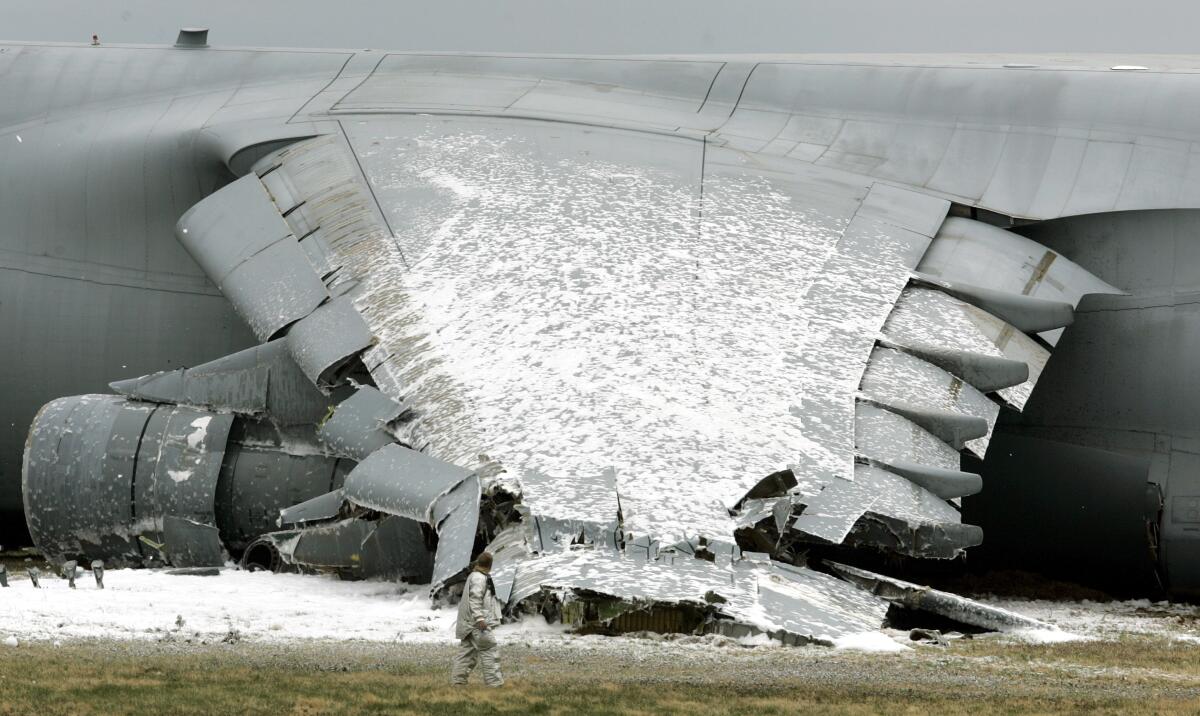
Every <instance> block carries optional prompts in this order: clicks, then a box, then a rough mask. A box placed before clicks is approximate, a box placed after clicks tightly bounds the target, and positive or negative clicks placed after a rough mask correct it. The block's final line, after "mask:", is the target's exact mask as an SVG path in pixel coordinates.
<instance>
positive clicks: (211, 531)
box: [161, 515, 229, 567]
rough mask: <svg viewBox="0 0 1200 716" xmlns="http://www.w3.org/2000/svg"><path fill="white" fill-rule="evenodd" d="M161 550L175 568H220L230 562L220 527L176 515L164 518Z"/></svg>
mask: <svg viewBox="0 0 1200 716" xmlns="http://www.w3.org/2000/svg"><path fill="white" fill-rule="evenodd" d="M162 524H163V528H162V535H161V537H162V545H163V547H162V551H163V554H164V555H165V556H166V560H167V563H168V564H170V565H172V566H175V567H221V566H224V564H225V562H226V561H227V560H228V559H229V555H228V554H226V553H225V547H224V546H222V544H221V535H220V533H219V532H218V530H217V527H216V526H215V525H212V524H205V523H203V522H197V521H195V520H189V519H185V518H182V517H175V516H173V515H166V516H164V517H163V518H162Z"/></svg>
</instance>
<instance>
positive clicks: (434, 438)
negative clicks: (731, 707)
mask: <svg viewBox="0 0 1200 716" xmlns="http://www.w3.org/2000/svg"><path fill="white" fill-rule="evenodd" d="M347 132H348V135H349V139H350V142H351V144H352V145H353V146H355V147H356V148H357V149H358V154H359V158H360V160H361V161H362V164H363V167H364V170H365V172H366V174H367V176H368V177H369V178H370V179H371V182H372V184H373V186H374V190H375V193H376V196H377V197H378V199H379V201H380V203H381V205H382V206H383V207H384V210H385V212H386V213H387V215H388V217H389V220H390V221H391V222H392V228H393V229H394V231H395V233H396V236H397V239H396V241H397V243H398V244H399V249H398V250H397V249H395V248H394V247H393V246H389V245H388V244H387V243H386V242H384V241H380V242H379V244H380V245H379V246H376V247H372V249H371V250H372V251H373V252H374V254H373V256H374V260H373V261H372V262H371V263H370V267H371V273H370V275H369V276H366V277H364V278H363V280H364V281H365V282H369V283H370V284H371V285H370V286H367V287H366V289H365V290H364V292H363V293H361V294H359V295H357V297H356V301H357V302H358V304H359V305H360V306H363V307H364V309H365V307H366V306H369V305H374V306H388V307H392V308H393V310H391V311H390V312H388V313H387V314H386V315H381V316H380V318H382V319H383V323H382V324H376V323H373V322H372V321H371V319H370V318H368V323H369V324H370V325H371V328H372V331H373V332H374V333H375V334H376V335H377V336H378V337H379V339H380V343H379V345H378V346H376V348H374V349H372V350H370V351H368V353H367V356H366V361H365V362H366V363H367V365H368V367H370V369H371V371H372V375H373V377H375V379H376V382H377V384H378V385H379V386H380V389H381V390H383V391H384V392H386V393H388V394H389V395H393V396H397V395H403V397H404V400H405V402H406V404H408V405H411V406H413V407H414V408H415V409H416V411H417V412H418V415H417V417H416V418H415V419H414V420H412V421H407V422H405V423H404V424H402V425H401V426H400V427H399V429H398V430H399V437H400V439H401V440H402V441H403V442H405V443H408V444H412V445H419V446H423V449H426V448H425V446H427V449H428V451H429V453H430V454H432V455H436V456H438V457H440V458H442V459H445V460H447V461H449V462H454V463H457V464H464V465H473V464H477V462H478V460H479V456H480V455H487V456H488V457H489V458H491V459H493V460H495V461H497V462H498V463H499V464H501V465H503V466H504V467H505V468H506V470H507V471H508V473H507V477H508V478H509V479H512V478H515V479H516V480H518V481H519V482H520V483H521V488H522V493H523V502H524V503H525V504H526V505H527V506H528V507H529V508H530V510H531V512H532V514H534V515H546V516H548V517H558V516H560V515H562V516H569V517H571V518H573V519H580V520H585V521H589V522H592V523H594V524H597V525H603V524H607V523H609V522H610V521H611V520H612V518H613V515H614V508H615V499H614V495H613V493H612V491H610V490H608V489H606V488H605V487H604V486H603V483H602V481H600V480H598V479H597V478H600V477H601V476H603V475H605V474H608V473H609V472H611V473H612V474H614V475H615V484H616V493H617V494H619V495H620V509H621V514H622V517H623V520H624V525H625V530H626V534H627V535H630V536H638V535H647V536H650V537H652V538H653V539H656V540H658V541H660V542H661V543H663V544H673V543H675V542H678V541H681V540H685V539H687V538H689V537H691V536H695V535H705V536H708V537H710V538H714V539H722V540H726V541H729V542H732V532H733V527H734V526H733V522H732V520H731V519H730V518H729V515H728V508H729V507H731V506H732V505H734V504H736V503H737V502H738V501H739V500H740V499H741V498H742V496H743V495H744V494H745V492H746V491H747V490H748V489H749V488H750V487H752V486H753V485H754V483H755V482H757V481H758V480H759V479H761V478H762V477H763V476H765V475H767V474H770V473H773V472H776V471H778V470H780V469H783V468H785V467H787V466H788V465H791V464H795V463H797V462H800V461H801V460H802V459H803V458H804V457H805V456H813V459H814V461H815V465H814V467H815V469H823V470H824V471H825V473H826V477H824V478H823V479H828V478H829V477H832V476H834V475H837V476H841V477H844V478H847V479H851V478H852V476H853V474H852V462H853V444H852V442H851V437H850V436H852V435H853V424H852V423H853V411H854V401H853V394H854V391H855V390H856V389H857V383H858V380H859V378H860V377H861V374H862V370H863V367H864V365H865V363H866V360H867V357H868V355H869V353H870V345H871V343H872V342H873V340H874V336H875V335H876V334H877V332H878V330H879V329H880V327H881V326H882V324H883V321H884V319H885V318H886V316H887V314H888V312H889V311H890V310H891V306H892V304H893V303H894V301H895V298H896V296H898V295H899V293H900V291H901V290H902V289H903V287H904V284H905V283H906V281H907V280H908V275H909V272H910V271H911V269H912V268H914V267H915V265H916V263H917V261H918V260H919V258H920V255H921V253H922V252H923V251H924V248H925V245H926V244H927V243H928V241H929V239H930V237H929V234H932V233H933V231H934V230H935V229H936V227H937V225H938V224H939V223H940V221H941V219H942V217H943V216H944V214H945V211H946V209H947V208H948V202H945V201H944V200H940V199H933V198H930V197H928V196H926V195H921V194H917V193H914V192H907V191H905V190H900V189H895V188H892V187H883V186H881V185H877V186H875V187H872V186H871V183H870V182H869V181H864V180H863V179H862V178H861V177H854V176H853V175H849V174H843V173H840V172H836V171H828V170H823V169H821V168H817V167H811V166H801V165H796V164H793V165H790V166H788V167H786V169H787V171H782V170H781V171H779V172H763V171H761V170H760V168H758V167H754V168H748V167H746V166H745V165H744V164H743V162H744V155H741V154H740V153H737V152H731V151H723V150H720V149H715V148H710V149H709V151H707V152H706V157H705V159H706V160H707V164H706V172H705V178H704V189H703V200H702V201H701V199H700V191H699V175H698V169H699V167H700V164H701V159H702V157H701V151H700V150H701V147H700V146H699V145H698V144H696V143H694V142H686V141H680V140H676V139H669V138H665V137H657V136H650V135H640V134H634V133H622V132H615V131H606V130H597V129H589V130H587V131H583V130H577V129H574V128H570V127H563V126H558V125H539V124H535V123H524V122H512V121H499V120H497V121H491V120H478V119H469V120H467V119H462V118H457V119H455V120H454V121H453V122H447V121H446V120H444V119H439V118H420V117H413V118H404V119H388V120H386V121H379V122H374V121H368V122H364V123H360V124H354V125H348V126H347ZM288 151H296V150H288ZM283 154H285V155H286V154H287V152H285V153H283ZM283 169H284V170H286V169H287V160H286V158H285V160H284V167H283ZM781 169H783V168H782V167H781ZM872 197H874V198H872ZM864 198H865V199H867V201H864ZM306 206H307V205H306ZM897 207H900V208H899V209H898V208H897ZM860 209H861V210H860ZM860 214H861V215H860ZM359 249H361V250H363V251H366V247H365V246H363V245H362V243H361V242H360V244H359V245H358V246H357V247H356V251H357V250H359ZM399 254H403V256H404V258H405V259H406V260H407V262H408V263H409V264H410V265H411V266H412V268H411V270H410V271H408V272H407V273H406V272H404V271H403V270H402V264H403V261H402V259H401V257H400V255H399ZM388 256H391V258H387V257H388ZM344 260H345V261H346V269H351V268H352V267H351V266H350V263H349V262H351V261H353V260H355V258H354V256H350V255H347V256H345V257H344ZM384 263H389V265H390V266H392V267H394V269H395V274H394V275H392V276H389V275H388V272H389V271H391V270H392V269H388V270H387V271H380V270H378V267H379V266H381V265H382V264H384ZM346 269H344V270H346ZM779 296H790V297H794V300H791V301H778V300H777V297H779ZM764 302H769V303H770V304H771V305H772V306H773V307H775V308H774V310H772V311H771V312H763V311H761V309H760V307H761V306H762V305H764ZM847 346H849V347H850V349H849V350H845V348H846V347H847ZM833 364H836V365H833ZM810 370H819V371H821V375H820V376H818V377H817V378H815V379H812V380H809V379H808V376H807V373H806V371H810ZM797 386H800V388H799V391H798V389H797ZM822 406H828V409H827V411H826V412H825V413H824V414H822V412H821V411H822ZM630 415H635V416H639V417H638V418H637V419H636V420H634V421H632V422H631V421H629V420H628V419H627V418H628V416H630ZM830 440H836V441H838V444H837V445H836V449H834V448H830V447H828V446H827V442H828V441H830ZM613 445H617V446H620V449H619V450H615V451H614V450H611V449H610V446H613ZM715 445H720V449H714V446H715ZM823 455H824V459H823V457H822V456H823ZM526 481H528V485H526V484H525V483H526Z"/></svg>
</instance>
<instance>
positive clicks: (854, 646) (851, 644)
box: [833, 631, 912, 653]
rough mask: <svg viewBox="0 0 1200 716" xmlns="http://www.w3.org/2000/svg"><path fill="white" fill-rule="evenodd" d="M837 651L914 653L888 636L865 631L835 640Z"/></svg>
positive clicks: (834, 644)
mask: <svg viewBox="0 0 1200 716" xmlns="http://www.w3.org/2000/svg"><path fill="white" fill-rule="evenodd" d="M833 646H834V648H836V649H851V650H854V651H872V652H885V653H886V652H896V651H912V648H911V647H907V646H905V645H903V644H901V643H900V642H898V641H896V640H895V639H893V638H891V637H889V636H888V635H887V634H884V633H883V632H878V631H863V632H858V633H857V634H847V635H846V636H842V637H838V638H837V639H834V640H833Z"/></svg>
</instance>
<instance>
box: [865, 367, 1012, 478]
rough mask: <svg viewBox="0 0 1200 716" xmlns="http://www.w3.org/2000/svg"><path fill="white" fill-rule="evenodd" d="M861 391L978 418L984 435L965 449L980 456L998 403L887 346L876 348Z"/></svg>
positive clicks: (870, 396) (875, 398)
mask: <svg viewBox="0 0 1200 716" xmlns="http://www.w3.org/2000/svg"><path fill="white" fill-rule="evenodd" d="M862 395H863V396H864V397H866V398H868V399H870V400H872V401H875V402H878V403H882V404H883V405H897V406H913V407H917V408H931V409H934V410H941V411H947V412H950V413H956V414H960V415H967V416H972V417H976V418H982V419H983V420H984V421H986V423H987V435H984V436H983V437H979V438H976V439H974V440H969V441H968V442H967V443H966V447H967V449H968V450H970V451H971V452H973V453H974V454H976V455H978V456H979V457H981V458H982V457H983V456H984V454H985V453H986V452H987V444H988V439H989V438H990V436H991V431H992V428H993V427H994V426H995V425H996V418H997V416H998V415H999V414H1000V406H999V405H998V404H996V403H994V402H993V401H991V400H990V399H989V398H988V397H987V396H986V395H984V394H983V393H980V392H979V391H978V390H976V389H975V388H974V387H973V386H971V385H970V384H968V383H966V382H964V381H963V380H962V379H961V378H957V377H955V376H953V375H951V374H949V373H947V372H946V371H944V370H942V369H941V368H938V367H937V366H935V365H933V364H931V363H926V362H925V361H923V360H921V359H920V358H916V357H914V356H911V355H909V354H907V353H902V352H901V351H898V350H894V349H891V348H882V347H879V348H876V349H875V350H874V351H873V352H872V354H871V362H870V364H869V365H868V366H867V371H866V373H865V374H864V375H863V378H862Z"/></svg>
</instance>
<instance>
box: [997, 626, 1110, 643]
mask: <svg viewBox="0 0 1200 716" xmlns="http://www.w3.org/2000/svg"><path fill="white" fill-rule="evenodd" d="M1011 633H1012V634H1013V635H1014V636H1016V637H1017V638H1018V639H1020V640H1021V641H1024V642H1027V643H1030V644H1062V643H1065V642H1068V641H1091V638H1090V637H1086V636H1082V635H1080V634H1072V633H1070V632H1065V631H1063V630H1061V629H1019V630H1017V631H1014V632H1011Z"/></svg>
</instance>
